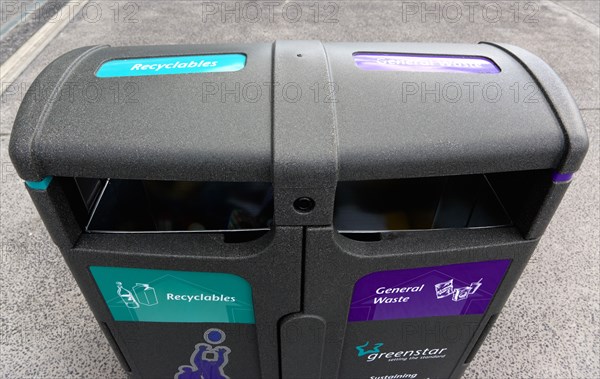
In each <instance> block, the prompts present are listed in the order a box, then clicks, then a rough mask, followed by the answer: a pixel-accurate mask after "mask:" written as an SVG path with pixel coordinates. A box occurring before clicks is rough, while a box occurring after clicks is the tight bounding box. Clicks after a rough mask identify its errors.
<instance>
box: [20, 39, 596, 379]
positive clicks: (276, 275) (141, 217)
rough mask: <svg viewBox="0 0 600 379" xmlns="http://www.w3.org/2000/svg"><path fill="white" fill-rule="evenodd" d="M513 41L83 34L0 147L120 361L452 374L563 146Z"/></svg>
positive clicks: (232, 370)
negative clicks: (175, 41) (98, 39)
mask: <svg viewBox="0 0 600 379" xmlns="http://www.w3.org/2000/svg"><path fill="white" fill-rule="evenodd" d="M587 143H588V142H587V135H586V133H585V128H584V126H583V124H582V121H581V118H580V116H579V113H578V110H577V107H576V105H575V103H574V101H573V99H572V98H571V97H570V95H569V93H568V91H567V89H566V88H565V86H564V85H563V84H562V82H561V81H560V79H559V78H558V77H557V75H556V74H555V73H554V72H553V71H552V70H551V69H550V68H549V67H548V66H547V65H546V64H545V63H543V62H542V61H541V60H540V59H539V58H537V57H535V56H534V55H532V54H531V53H529V52H527V51H524V50H522V49H519V48H517V47H514V46H509V45H501V44H492V43H481V44H477V45H458V44H409V43H320V42H317V41H278V42H275V43H273V44H270V43H260V44H248V45H188V46H145V47H108V46H95V47H85V48H81V49H77V50H74V51H72V52H70V53H67V54H65V55H63V56H62V57H60V58H59V59H57V60H56V61H54V62H53V63H52V64H50V65H49V66H48V67H47V68H46V69H45V70H44V71H43V72H42V73H41V74H40V76H39V77H38V78H37V79H36V81H35V82H34V83H33V84H32V86H31V88H30V90H29V91H28V93H27V95H26V97H25V99H24V100H23V104H22V106H21V108H20V110H19V113H18V115H17V118H16V121H15V126H14V129H13V132H12V136H11V144H10V154H11V158H12V160H13V162H14V164H15V167H16V169H17V172H18V173H19V175H20V176H21V177H22V178H23V179H24V180H25V181H26V186H27V188H28V191H29V193H30V195H31V197H32V199H33V201H34V203H35V205H36V207H37V209H38V211H39V213H40V215H41V217H42V219H43V221H44V223H45V225H46V227H47V229H48V231H49V233H50V235H51V237H52V239H53V240H54V242H55V243H56V244H57V245H58V246H59V248H60V250H61V252H62V253H63V255H64V257H65V260H66V262H67V264H68V265H69V267H70V269H71V271H72V273H73V275H74V277H75V279H76V280H77V282H78V284H79V286H80V288H81V290H82V292H83V294H84V296H85V298H86V300H87V301H88V303H89V305H90V307H91V309H92V311H93V312H94V315H95V317H96V318H97V320H98V322H99V324H100V326H101V328H102V330H103V332H104V333H105V335H106V337H107V338H108V340H109V342H110V343H111V345H112V347H113V349H114V351H115V353H116V355H117V356H118V358H119V360H120V361H121V363H122V365H123V367H124V368H125V370H126V371H127V372H128V373H130V375H131V376H133V377H144V378H155V377H169V378H180V379H185V378H200V377H202V378H204V379H207V378H278V377H280V378H374V377H375V378H377V377H381V378H383V377H386V378H456V377H459V376H460V375H461V374H462V372H463V371H464V369H465V367H466V365H467V364H468V363H469V362H470V360H471V359H472V357H473V356H474V354H475V352H476V351H477V348H478V346H479V345H480V344H481V342H482V341H483V339H484V338H485V335H486V333H487V331H488V330H489V328H490V327H491V325H492V324H493V322H494V321H495V320H496V318H497V315H498V314H499V312H500V310H501V308H502V306H503V304H504V302H505V301H506V299H507V297H508V296H509V294H510V291H511V289H512V288H513V286H514V284H515V283H516V281H517V280H518V277H519V275H520V274H521V272H522V270H523V268H524V267H525V265H526V263H527V261H528V259H529V257H530V256H531V254H532V252H533V250H534V249H535V246H536V245H537V243H538V241H539V239H540V237H541V236H542V234H543V232H544V230H545V228H546V226H547V225H548V222H549V221H550V218H551V217H552V215H553V213H554V211H555V210H556V208H557V206H558V205H559V203H560V200H561V198H562V196H563V195H564V193H565V191H566V189H567V187H568V186H569V183H570V181H571V180H572V174H573V173H574V172H575V171H577V169H578V168H579V166H580V164H581V161H582V160H583V157H584V155H585V152H586V150H587Z"/></svg>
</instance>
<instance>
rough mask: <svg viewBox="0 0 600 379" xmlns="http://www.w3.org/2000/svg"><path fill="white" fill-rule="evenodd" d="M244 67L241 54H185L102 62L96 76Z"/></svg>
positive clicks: (180, 72) (215, 70) (223, 70)
mask: <svg viewBox="0 0 600 379" xmlns="http://www.w3.org/2000/svg"><path fill="white" fill-rule="evenodd" d="M244 66H246V56H245V55H243V54H218V55H189V56H179V57H157V58H135V59H116V60H112V61H108V62H106V63H104V64H103V65H102V66H100V68H99V69H98V71H97V72H96V76H97V77H99V78H116V77H124V76H154V75H180V74H199V73H205V72H232V71H239V70H241V69H242V68H244Z"/></svg>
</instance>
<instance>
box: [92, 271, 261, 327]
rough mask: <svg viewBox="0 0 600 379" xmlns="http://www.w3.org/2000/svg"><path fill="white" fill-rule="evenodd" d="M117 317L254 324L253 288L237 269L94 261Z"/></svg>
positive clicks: (106, 298) (99, 282)
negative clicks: (116, 264)
mask: <svg viewBox="0 0 600 379" xmlns="http://www.w3.org/2000/svg"><path fill="white" fill-rule="evenodd" d="M90 272H91V273H92V276H93V277H94V280H95V281H96V284H97V285H98V288H99V289H100V292H101V293H102V296H103V297H104V301H105V302H106V305H107V306H108V308H109V309H110V312H111V313H112V316H113V318H114V319H115V321H140V322H224V323H238V324H254V306H253V303H252V289H251V287H250V284H249V283H248V282H247V281H246V280H245V279H243V278H241V277H239V276H237V275H233V274H222V273H213V272H190V271H169V270H153V269H142V268H126V267H103V266H91V267H90Z"/></svg>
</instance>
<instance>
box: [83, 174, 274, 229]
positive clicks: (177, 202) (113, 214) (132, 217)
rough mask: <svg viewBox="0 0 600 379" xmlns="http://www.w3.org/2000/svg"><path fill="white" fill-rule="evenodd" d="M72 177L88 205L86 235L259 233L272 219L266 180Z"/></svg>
mask: <svg viewBox="0 0 600 379" xmlns="http://www.w3.org/2000/svg"><path fill="white" fill-rule="evenodd" d="M75 181H76V183H77V187H78V188H79V192H80V194H81V198H82V199H83V202H84V203H85V204H92V203H93V205H92V206H91V207H90V206H87V211H88V218H87V223H86V225H85V230H86V231H87V232H90V233H170V232H178V233H181V232H261V231H268V230H270V228H271V224H272V220H273V190H272V186H271V183H262V182H252V183H250V182H239V183H238V182H186V181H158V180H123V179H103V180H102V179H84V180H81V179H79V178H78V179H76V180H75ZM245 239H246V238H242V240H245ZM234 240H235V241H237V240H238V239H234Z"/></svg>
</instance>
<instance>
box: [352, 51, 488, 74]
mask: <svg viewBox="0 0 600 379" xmlns="http://www.w3.org/2000/svg"><path fill="white" fill-rule="evenodd" d="M354 63H356V66H358V68H360V69H362V70H367V71H413V72H458V73H466V74H497V73H499V72H500V68H499V67H498V66H496V64H495V63H494V62H492V61H491V60H490V59H488V58H484V57H473V56H462V55H421V54H385V53H356V54H354Z"/></svg>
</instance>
